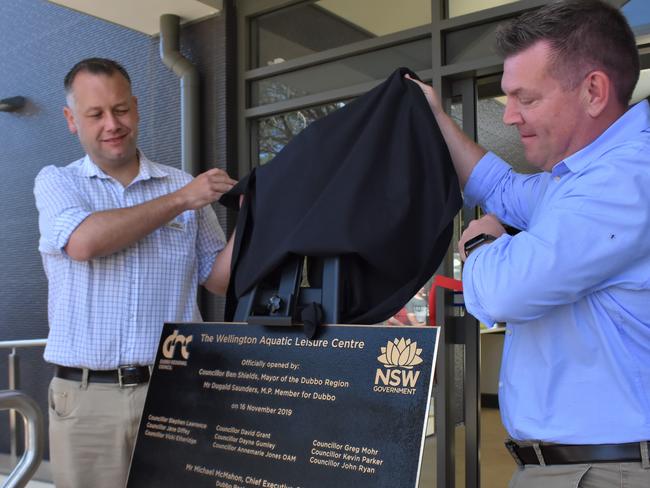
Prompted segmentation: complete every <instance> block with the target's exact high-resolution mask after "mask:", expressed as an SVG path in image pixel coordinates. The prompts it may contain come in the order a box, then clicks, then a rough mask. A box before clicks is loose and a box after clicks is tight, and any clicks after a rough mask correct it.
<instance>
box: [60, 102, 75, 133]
mask: <svg viewBox="0 0 650 488" xmlns="http://www.w3.org/2000/svg"><path fill="white" fill-rule="evenodd" d="M63 115H64V116H65V120H66V121H67V122H68V130H69V131H70V133H72V134H76V133H77V124H75V121H74V114H73V113H72V109H71V108H70V107H63Z"/></svg>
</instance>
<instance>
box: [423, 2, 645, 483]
mask: <svg viewBox="0 0 650 488" xmlns="http://www.w3.org/2000/svg"><path fill="white" fill-rule="evenodd" d="M497 48H498V49H499V51H500V52H501V54H502V55H503V56H504V58H505V61H504V74H503V78H502V82H501V85H502V88H503V91H504V93H505V94H506V95H507V104H506V108H505V113H504V117H503V119H504V123H506V124H508V125H514V126H515V127H516V128H517V129H518V131H519V134H520V136H521V140H522V142H523V145H524V148H525V152H526V158H527V160H528V161H529V162H530V163H531V164H533V165H535V166H536V167H538V168H539V169H540V170H542V172H541V173H538V174H535V175H522V174H517V173H515V172H514V171H513V170H512V168H511V167H510V166H508V165H507V164H506V163H505V162H503V161H502V160H500V159H499V158H498V157H497V156H496V155H494V154H492V153H489V152H486V151H485V150H484V149H483V148H481V147H480V146H478V145H476V144H475V143H474V142H473V141H471V140H469V139H468V138H467V137H466V136H465V135H464V134H463V133H462V131H460V129H459V128H458V126H456V125H455V124H454V122H453V121H452V120H451V119H450V118H449V117H448V116H447V115H445V114H444V112H443V110H442V108H441V104H440V100H439V98H438V96H437V95H436V93H434V92H433V90H432V89H431V88H430V87H426V86H425V85H421V86H422V88H423V91H424V93H425V95H426V97H427V99H428V101H429V103H430V105H431V108H432V111H433V113H434V115H435V116H436V119H437V121H438V123H439V125H440V127H441V130H442V132H443V134H444V136H445V140H446V141H447V144H448V145H449V148H450V152H451V154H452V158H453V159H454V165H455V167H456V170H457V173H458V176H459V179H460V181H461V184H462V185H463V186H464V195H465V203H466V205H468V206H473V205H481V206H482V207H483V209H484V210H485V211H486V212H488V215H486V216H485V217H483V218H481V219H479V220H476V221H473V222H472V223H471V224H470V225H469V226H468V228H467V229H466V231H465V232H464V233H463V235H462V237H461V239H460V242H459V249H460V253H461V256H462V258H463V260H465V266H464V270H463V287H464V294H465V303H466V306H467V309H468V310H469V311H470V312H471V313H472V314H473V315H474V316H475V317H477V318H478V319H480V320H481V321H483V322H485V323H494V322H496V321H499V322H506V324H507V330H506V338H505V345H504V351H503V361H502V367H501V377H500V382H499V404H500V408H501V414H502V418H503V422H504V425H505V427H506V429H507V430H508V432H509V434H510V436H511V437H512V439H513V441H512V442H509V443H508V444H507V445H508V448H509V449H510V450H511V452H512V453H513V457H515V459H516V460H517V462H518V464H520V466H521V468H520V469H519V470H518V471H517V472H516V473H515V476H514V477H513V480H512V482H511V486H514V487H537V486H539V487H555V486H558V487H559V486H590V487H591V486H594V487H613V486H617V487H618V486H620V487H622V486H626V487H638V488H641V487H646V488H647V487H648V486H650V462H649V460H648V440H649V439H650V306H649V305H648V304H650V192H648V190H647V189H648V188H650V109H649V106H648V102H647V101H643V102H641V103H639V104H637V105H635V106H633V107H630V108H628V103H629V100H630V97H631V94H632V91H633V89H634V86H635V84H636V81H637V79H638V72H639V60H638V53H637V49H636V44H635V40H634V35H633V33H632V32H631V29H630V28H629V26H628V25H627V22H626V21H625V19H624V17H623V16H622V15H621V14H620V12H618V11H617V10H616V9H615V8H613V7H611V6H608V5H606V4H604V3H603V2H601V1H599V0H568V1H561V2H554V3H552V4H549V5H547V6H545V7H542V8H541V9H539V10H538V11H535V12H531V13H528V14H525V15H524V16H522V17H521V18H519V19H516V20H515V21H513V22H511V23H509V24H507V25H505V26H503V27H501V28H500V30H499V31H498V33H497ZM501 222H503V223H505V224H508V225H511V226H513V227H516V228H519V229H522V231H521V232H520V233H518V234H517V235H515V236H510V235H508V234H506V233H505V230H504V227H503V226H502V225H501ZM466 252H467V253H468V254H469V255H466ZM578 483H579V484H578Z"/></svg>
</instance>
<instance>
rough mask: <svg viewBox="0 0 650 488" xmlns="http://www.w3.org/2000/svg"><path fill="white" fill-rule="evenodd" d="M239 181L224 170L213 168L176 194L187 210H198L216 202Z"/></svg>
mask: <svg viewBox="0 0 650 488" xmlns="http://www.w3.org/2000/svg"><path fill="white" fill-rule="evenodd" d="M235 184H237V181H235V180H233V179H232V178H230V177H229V176H228V173H226V172H225V171H224V170H222V169H218V168H213V169H210V170H208V171H206V172H205V173H201V174H200V175H198V176H197V177H196V178H194V179H193V180H192V181H191V182H189V183H188V184H187V185H185V186H184V187H183V188H181V189H180V190H178V191H177V192H176V194H177V195H178V196H180V197H181V198H182V199H183V202H184V206H185V207H186V209H187V210H196V209H198V208H202V207H205V206H206V205H208V204H210V203H212V202H215V201H217V200H219V198H221V195H223V194H224V193H227V192H228V191H230V189H231V188H232V187H233V186H235Z"/></svg>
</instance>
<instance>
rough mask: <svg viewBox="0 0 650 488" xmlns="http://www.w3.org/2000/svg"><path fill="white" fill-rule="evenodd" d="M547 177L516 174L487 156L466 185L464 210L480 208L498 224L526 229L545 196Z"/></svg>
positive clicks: (489, 154) (479, 163)
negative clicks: (498, 222)
mask: <svg viewBox="0 0 650 488" xmlns="http://www.w3.org/2000/svg"><path fill="white" fill-rule="evenodd" d="M547 176H548V175H546V174H544V173H536V174H532V175H527V174H520V173H516V172H515V171H513V169H512V167H511V166H510V165H508V164H507V163H506V162H505V161H503V160H502V159H501V158H499V157H498V156H497V155H496V154H494V153H491V152H488V153H487V154H485V156H483V157H482V158H481V159H480V160H479V162H478V164H477V165H476V167H475V168H474V170H473V171H472V173H471V175H470V177H469V179H468V181H467V184H466V185H465V188H464V200H465V206H467V207H474V206H477V205H478V206H481V207H482V208H483V210H485V211H486V212H487V213H491V214H494V215H496V216H497V218H498V219H499V220H500V221H501V222H504V223H506V224H508V225H511V226H513V227H515V228H517V229H522V230H523V229H526V228H528V222H529V221H530V218H531V215H532V213H533V210H534V209H535V205H536V204H537V202H538V201H539V198H540V195H541V194H542V193H543V192H544V189H545V183H546V179H547Z"/></svg>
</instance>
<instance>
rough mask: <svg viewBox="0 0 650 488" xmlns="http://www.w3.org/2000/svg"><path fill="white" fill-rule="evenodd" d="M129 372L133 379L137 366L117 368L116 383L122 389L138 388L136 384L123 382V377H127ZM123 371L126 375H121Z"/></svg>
mask: <svg viewBox="0 0 650 488" xmlns="http://www.w3.org/2000/svg"><path fill="white" fill-rule="evenodd" d="M129 370H130V373H131V377H132V378H134V379H135V373H136V372H137V366H121V367H119V368H117V382H118V383H119V384H120V388H124V387H133V386H138V384H139V383H138V382H137V381H135V382H130V383H129V382H128V380H126V381H125V376H128V375H129ZM123 371H126V374H125V373H123Z"/></svg>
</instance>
